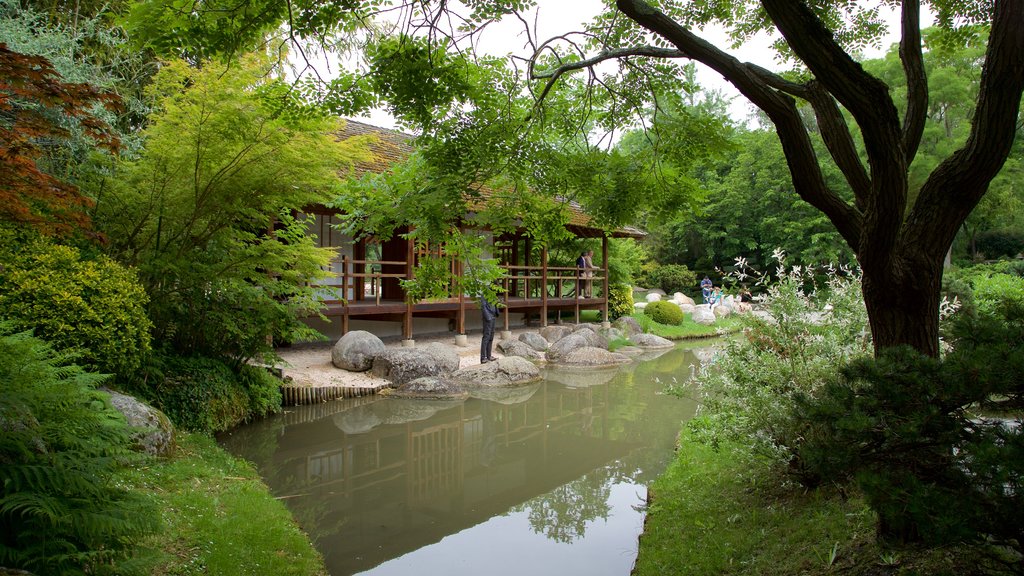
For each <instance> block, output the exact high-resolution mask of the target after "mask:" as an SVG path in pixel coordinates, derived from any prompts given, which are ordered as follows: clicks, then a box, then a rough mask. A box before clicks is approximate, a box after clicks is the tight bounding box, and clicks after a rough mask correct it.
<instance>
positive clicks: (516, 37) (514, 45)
mask: <svg viewBox="0 0 1024 576" xmlns="http://www.w3.org/2000/svg"><path fill="white" fill-rule="evenodd" d="M537 4H538V8H537V13H536V17H533V16H531V17H530V18H528V22H529V24H530V26H531V27H533V26H534V25H536V31H535V34H534V40H535V41H536V42H538V43H539V42H543V41H544V40H547V39H549V38H552V37H554V36H557V35H559V34H565V33H567V32H571V31H577V30H582V28H583V24H584V23H585V22H587V21H589V20H591V19H592V18H593V17H594V16H595V15H597V14H598V13H599V12H600V11H601V10H602V9H603V3H602V2H601V0H571V1H569V0H538V2H537ZM930 18H931V17H930V16H928V15H925V16H923V19H924V20H925V21H924V22H923V23H922V26H927V25H929V24H930ZM888 20H889V23H890V24H889V32H888V36H887V37H886V38H885V39H884V40H883V41H882V42H881V44H880V48H879V49H877V50H869V51H867V53H866V56H867V57H869V58H873V57H878V56H881V55H882V54H883V53H884V52H885V51H886V50H887V49H888V47H889V46H890V45H891V44H892V43H894V42H897V41H898V40H899V36H898V31H899V14H898V13H897V12H892V13H891V14H890V16H889V18H888ZM699 35H700V36H702V37H703V38H704V39H706V40H708V41H710V42H712V43H713V44H715V45H717V46H719V47H722V48H724V47H726V46H728V40H727V38H726V35H725V33H724V32H723V31H722V30H721V29H709V30H704V31H703V32H699ZM478 49H482V50H483V51H484V52H486V53H491V54H494V55H505V54H509V53H514V54H517V55H521V56H527V55H529V47H528V46H527V39H526V37H525V36H524V35H523V33H522V23H521V22H519V21H518V20H514V21H511V22H508V23H502V24H501V25H499V26H492V27H489V28H488V29H487V30H485V31H484V33H483V34H482V35H481V40H480V44H479V46H478ZM726 51H728V52H730V53H731V54H732V55H733V56H735V57H736V58H738V59H739V60H741V61H744V62H752V63H754V64H757V65H759V66H762V67H764V68H767V69H769V70H778V69H779V66H778V64H777V63H776V62H775V60H774V52H773V51H772V49H771V48H770V42H769V39H768V38H767V37H759V38H755V39H753V40H752V41H750V42H747V43H746V44H744V45H743V46H742V47H740V48H739V49H737V50H730V49H726ZM698 81H699V82H700V84H701V85H702V86H703V87H705V88H708V89H717V90H720V91H721V92H722V93H723V94H724V95H725V96H726V97H732V98H733V100H732V104H731V106H730V115H731V116H732V117H733V118H734V119H737V120H747V119H748V118H749V117H751V115H752V114H753V111H754V108H753V106H752V105H751V104H750V103H749V102H748V101H747V100H746V99H745V98H744V97H743V96H741V95H739V93H738V92H737V91H736V90H735V89H734V88H733V87H732V85H730V84H729V83H727V82H725V80H723V79H722V77H721V76H719V75H718V74H717V73H715V72H714V71H712V70H710V69H708V68H706V67H704V66H703V65H701V64H698ZM369 122H371V123H373V124H376V125H379V126H383V127H388V128H391V127H394V120H393V119H392V118H391V117H390V116H388V114H387V113H386V112H384V111H383V110H377V111H374V112H373V113H371V114H370V116H369Z"/></svg>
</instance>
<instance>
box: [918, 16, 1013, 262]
mask: <svg viewBox="0 0 1024 576" xmlns="http://www.w3.org/2000/svg"><path fill="white" fill-rule="evenodd" d="M1022 93H1024V2H1020V0H996V1H995V6H994V16H993V19H992V31H991V33H990V35H989V42H988V49H987V51H986V54H985V66H984V68H983V69H982V73H981V90H980V92H979V94H978V104H977V107H976V108H975V111H974V120H973V121H972V125H971V134H970V136H969V137H968V138H967V143H966V144H965V145H964V147H963V148H962V149H960V150H958V151H957V152H956V153H955V154H953V155H952V156H950V157H949V158H947V159H946V160H945V161H944V162H942V163H941V164H939V166H938V167H936V168H935V170H934V171H932V173H931V175H930V176H929V177H928V180H927V181H926V182H925V183H924V186H922V187H921V193H920V194H919V195H918V198H917V201H916V202H915V203H914V207H913V210H912V211H911V213H910V215H909V216H908V218H907V230H908V232H907V236H908V238H907V241H908V242H917V243H919V244H920V245H921V247H923V248H924V249H926V250H940V251H942V252H943V253H944V252H945V251H946V250H947V249H948V248H949V245H950V244H951V243H952V241H953V237H954V236H955V235H956V231H957V228H959V226H960V224H961V223H962V222H963V221H964V220H965V219H966V218H967V216H968V215H969V214H970V213H971V211H972V210H973V209H974V207H975V206H977V204H978V202H979V201H980V200H981V198H982V196H984V194H985V192H986V191H987V190H988V185H989V183H990V182H991V181H992V179H993V178H995V176H996V174H998V173H999V170H1000V169H1001V168H1002V167H1003V164H1004V163H1005V162H1006V158H1007V157H1008V156H1009V154H1010V151H1011V150H1012V148H1013V141H1014V137H1015V135H1016V131H1017V121H1018V117H1019V114H1020V106H1021V95H1022Z"/></svg>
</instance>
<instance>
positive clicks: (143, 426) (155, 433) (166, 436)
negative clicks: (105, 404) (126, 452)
mask: <svg viewBox="0 0 1024 576" xmlns="http://www.w3.org/2000/svg"><path fill="white" fill-rule="evenodd" d="M106 392H107V393H108V394H110V403H111V405H113V406H114V408H116V409H117V411H118V412H120V413H121V414H124V417H125V420H127V421H128V425H129V426H131V427H132V428H134V432H132V440H133V441H134V443H135V448H136V450H138V451H140V452H145V453H146V454H149V455H151V456H166V455H168V454H170V453H171V452H172V451H173V450H174V424H171V420H170V418H168V417H167V416H166V415H165V414H164V413H163V412H161V411H159V410H157V409H156V408H153V407H152V406H150V405H148V404H146V403H144V402H142V401H141V400H139V399H137V398H135V397H133V396H128V395H126V394H121V393H119V392H114V391H112V390H107V391H106Z"/></svg>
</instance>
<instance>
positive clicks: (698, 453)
mask: <svg viewBox="0 0 1024 576" xmlns="http://www.w3.org/2000/svg"><path fill="white" fill-rule="evenodd" d="M745 462H747V461H746V460H744V459H741V458H739V457H737V455H736V452H734V451H731V450H730V449H727V448H723V449H722V450H721V451H718V452H716V451H714V450H713V449H711V448H710V447H708V446H706V445H703V444H699V443H696V442H694V441H693V440H692V439H691V438H690V436H689V435H688V434H686V433H684V434H683V436H682V440H681V444H680V448H679V452H678V455H677V459H676V461H675V462H674V463H673V464H672V465H671V466H670V467H669V469H668V470H667V471H666V472H665V473H664V474H663V475H662V476H661V477H660V478H659V479H658V480H657V481H656V482H655V483H654V484H653V485H652V486H651V497H650V504H649V509H648V512H647V520H646V523H645V526H644V533H643V536H642V537H641V540H640V550H639V556H638V558H637V561H636V566H635V568H634V572H633V574H634V575H635V576H670V575H674V574H680V575H682V574H686V575H688V576H700V575H731V574H735V575H740V574H742V575H744V576H747V575H750V576H758V575H765V576H767V575H771V576H798V575H810V574H844V575H850V576H880V575H894V576H910V575H916V574H929V575H937V576H944V575H949V576H952V575H954V574H999V572H998V571H997V570H998V563H997V562H995V561H993V560H992V557H991V556H990V555H988V554H987V552H989V551H988V550H985V549H983V548H980V547H971V546H960V547H946V548H943V549H921V548H913V547H908V548H888V547H885V546H883V545H881V544H880V543H879V542H878V541H877V540H876V538H875V520H876V519H875V515H874V513H873V512H872V511H871V510H870V509H869V508H868V506H867V504H866V503H865V502H864V500H863V499H861V498H860V497H858V496H856V495H848V494H840V493H838V492H836V491H833V490H825V489H822V490H813V491H802V490H786V489H783V488H780V487H779V484H780V483H779V481H778V479H774V480H773V479H771V478H769V477H768V475H767V474H766V473H761V474H758V473H757V472H756V471H753V470H751V469H750V467H749V465H748V464H746V463H745Z"/></svg>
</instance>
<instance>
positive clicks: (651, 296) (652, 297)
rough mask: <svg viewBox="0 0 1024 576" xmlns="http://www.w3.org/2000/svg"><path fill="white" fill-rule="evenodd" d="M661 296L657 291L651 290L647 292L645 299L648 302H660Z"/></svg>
mask: <svg viewBox="0 0 1024 576" xmlns="http://www.w3.org/2000/svg"><path fill="white" fill-rule="evenodd" d="M661 298H662V295H661V294H658V293H657V292H653V291H651V292H648V293H647V301H648V302H660V301H661Z"/></svg>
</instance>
